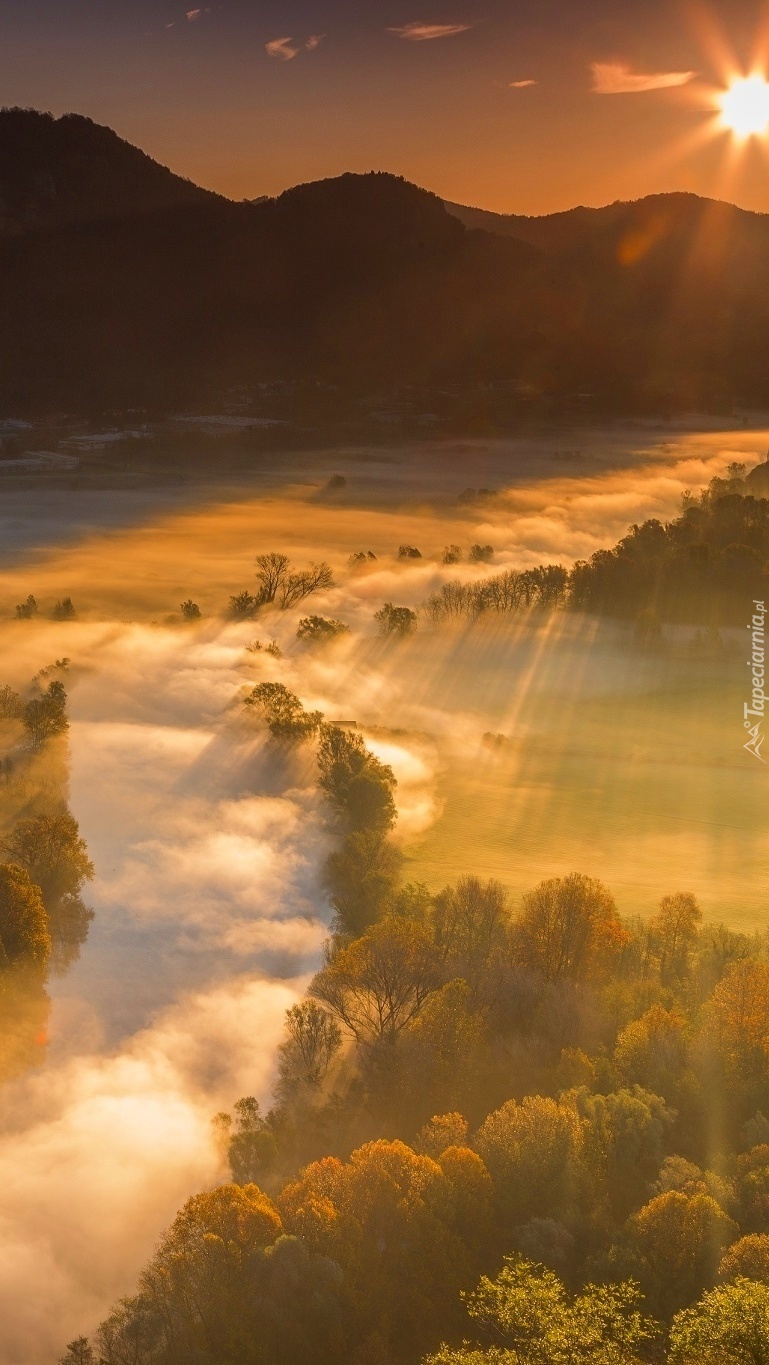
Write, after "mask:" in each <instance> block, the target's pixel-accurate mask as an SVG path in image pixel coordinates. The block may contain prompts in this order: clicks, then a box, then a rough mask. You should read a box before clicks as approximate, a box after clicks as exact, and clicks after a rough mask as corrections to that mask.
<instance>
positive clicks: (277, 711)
mask: <svg viewBox="0 0 769 1365" xmlns="http://www.w3.org/2000/svg"><path fill="white" fill-rule="evenodd" d="M245 705H246V706H251V707H253V708H254V709H256V710H258V711H260V712H261V715H262V716H263V718H264V720H265V722H266V724H267V727H268V729H269V731H270V734H271V735H272V737H273V739H277V740H280V741H281V743H283V744H302V743H303V742H304V741H305V740H308V739H311V738H312V736H313V735H315V734H317V732H318V730H319V729H320V727H321V724H322V722H323V713H322V712H321V711H305V709H304V707H303V706H302V703H301V702H300V701H299V698H298V697H295V696H294V694H293V692H289V690H288V688H287V687H284V685H283V683H271V682H264V683H258V684H257V686H256V687H254V688H253V690H252V691H251V693H250V695H249V696H248V697H246V699H245Z"/></svg>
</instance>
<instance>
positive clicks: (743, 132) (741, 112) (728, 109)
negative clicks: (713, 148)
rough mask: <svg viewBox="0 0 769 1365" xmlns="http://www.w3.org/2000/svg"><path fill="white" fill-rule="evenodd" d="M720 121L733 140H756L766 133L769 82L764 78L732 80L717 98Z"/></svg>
mask: <svg viewBox="0 0 769 1365" xmlns="http://www.w3.org/2000/svg"><path fill="white" fill-rule="evenodd" d="M718 103H719V107H720V110H721V122H722V123H723V126H724V127H725V128H728V129H729V130H730V132H732V133H734V135H735V137H740V138H747V137H756V136H758V135H760V134H761V133H766V132H767V131H769V82H767V81H766V80H765V79H764V77H763V76H759V75H753V76H742V77H740V78H739V79H737V80H734V81H732V83H731V85H730V86H729V89H728V90H725V91H724V92H723V94H722V95H721V96H720V98H719V101H718Z"/></svg>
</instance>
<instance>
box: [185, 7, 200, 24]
mask: <svg viewBox="0 0 769 1365" xmlns="http://www.w3.org/2000/svg"><path fill="white" fill-rule="evenodd" d="M202 13H203V10H202V9H188V10H187V22H188V23H190V24H194V23H195V20H196V19H199V18H200V16H201V14H202Z"/></svg>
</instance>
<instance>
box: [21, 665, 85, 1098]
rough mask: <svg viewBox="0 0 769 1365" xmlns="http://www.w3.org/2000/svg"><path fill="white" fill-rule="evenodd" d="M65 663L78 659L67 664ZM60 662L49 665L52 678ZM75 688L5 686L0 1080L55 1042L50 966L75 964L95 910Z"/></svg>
mask: <svg viewBox="0 0 769 1365" xmlns="http://www.w3.org/2000/svg"><path fill="white" fill-rule="evenodd" d="M59 662H60V664H61V665H62V667H63V666H64V665H66V664H67V663H68V661H66V660H63V661H59ZM51 671H56V666H54V667H53V669H50V670H44V671H43V677H45V676H46V675H47V674H49V673H50V672H51ZM68 729H69V721H68V719H67V693H66V690H65V688H64V684H63V683H62V681H61V680H60V679H59V678H54V679H53V680H52V681H51V682H49V683H48V685H47V686H46V687H45V688H43V687H42V686H41V685H40V682H39V681H38V683H37V686H36V687H35V689H34V690H33V693H32V695H31V696H29V697H27V698H25V697H22V696H21V695H20V694H19V693H17V692H16V691H14V690H13V689H12V688H10V687H7V686H5V687H2V688H0V750H2V758H0V774H1V775H2V786H1V787H0V797H1V799H0V1077H2V1078H3V1079H5V1078H7V1077H8V1076H9V1075H12V1074H14V1073H15V1072H17V1071H19V1070H23V1069H24V1068H25V1067H26V1066H27V1065H29V1064H30V1063H31V1062H34V1061H35V1060H37V1059H38V1058H39V1056H40V1052H41V1047H42V1046H44V1042H45V1031H46V1020H47V1015H48V1008H49V1000H48V996H47V993H46V989H45V987H46V982H47V979H48V975H49V972H50V971H52V970H53V971H57V972H61V971H64V970H66V968H67V967H69V966H70V965H71V964H72V962H74V961H75V960H76V958H77V957H78V955H79V953H80V949H81V947H82V945H83V943H84V942H85V940H86V938H87V935H88V930H89V927H90V923H91V921H92V919H93V912H92V911H91V910H90V909H89V908H88V906H87V905H86V904H85V902H84V900H83V898H82V890H83V887H84V885H85V883H86V882H88V881H90V880H91V878H92V877H93V874H94V870H93V865H92V863H91V861H90V859H89V857H88V851H87V848H86V845H85V842H84V840H83V839H82V838H81V837H80V831H79V828H78V824H77V821H76V820H75V819H74V817H73V815H72V813H71V811H70V810H69V807H68V805H67V799H66V791H67V778H68V754H67V749H66V735H67V731H68Z"/></svg>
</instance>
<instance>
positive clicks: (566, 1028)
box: [61, 683, 769, 1365]
mask: <svg viewBox="0 0 769 1365" xmlns="http://www.w3.org/2000/svg"><path fill="white" fill-rule="evenodd" d="M243 714H244V717H248V718H249V723H250V724H253V725H254V726H255V727H256V730H257V732H259V731H263V732H264V733H265V734H266V736H267V737H268V740H267V742H268V743H269V744H271V745H273V746H274V747H275V749H276V753H280V752H284V753H285V752H286V751H291V750H293V749H298V748H304V747H305V746H313V751H314V754H315V757H316V763H317V784H318V790H319V793H320V795H321V797H322V799H323V802H324V804H325V808H326V811H327V816H328V821H329V827H330V829H331V830H332V831H333V832H334V847H333V850H332V852H331V854H330V856H329V858H328V861H327V865H326V869H325V881H326V887H327V892H328V896H329V899H330V902H331V905H332V907H333V911H334V918H333V921H332V926H331V934H330V937H329V939H328V941H327V944H326V949H325V953H324V958H323V962H322V965H321V968H320V970H319V971H318V972H317V974H316V975H315V977H314V979H313V980H312V982H311V984H310V986H309V989H308V992H307V995H306V998H305V999H304V1000H303V1001H302V1002H301V1003H299V1004H297V1005H294V1006H292V1007H291V1008H290V1009H289V1010H288V1012H287V1015H286V1020H285V1034H284V1040H283V1042H282V1044H281V1046H280V1049H279V1056H278V1059H277V1069H276V1080H275V1087H274V1098H273V1103H272V1106H271V1107H270V1108H269V1110H268V1111H267V1112H264V1113H263V1112H262V1110H261V1108H260V1105H259V1103H258V1102H257V1101H256V1099H255V1098H253V1097H252V1096H244V1097H242V1098H241V1099H239V1100H238V1101H237V1102H236V1103H235V1104H234V1106H233V1109H232V1111H231V1112H223V1113H220V1114H218V1115H216V1116H215V1117H214V1118H213V1125H214V1134H215V1138H216V1141H217V1142H218V1144H219V1146H220V1150H221V1153H222V1159H223V1163H226V1165H227V1166H228V1167H229V1177H230V1178H229V1180H228V1181H227V1182H226V1183H224V1184H222V1185H220V1186H218V1187H217V1188H214V1189H209V1190H207V1191H204V1192H203V1193H201V1194H199V1195H196V1196H194V1197H193V1198H191V1199H190V1200H189V1201H188V1202H187V1203H186V1205H185V1206H184V1208H183V1209H182V1210H181V1211H180V1213H179V1214H178V1216H177V1218H176V1219H175V1221H174V1222H173V1224H172V1226H171V1227H170V1228H169V1229H168V1231H167V1232H166V1234H165V1235H164V1237H163V1239H162V1240H161V1242H160V1244H159V1246H158V1247H157V1249H156V1251H155V1253H154V1255H153V1256H152V1258H151V1259H150V1261H149V1263H148V1264H147V1266H146V1268H145V1269H144V1271H143V1272H142V1273H141V1276H140V1278H139V1283H138V1286H137V1289H136V1292H135V1293H134V1294H133V1295H132V1296H130V1297H128V1298H126V1299H124V1300H123V1301H121V1302H120V1303H119V1304H117V1305H116V1306H115V1308H114V1309H113V1311H112V1312H111V1313H110V1314H109V1316H108V1317H107V1318H106V1320H105V1321H104V1322H103V1323H102V1325H101V1326H100V1328H99V1329H98V1331H97V1333H96V1335H95V1337H94V1338H93V1340H92V1341H89V1340H88V1339H87V1338H85V1337H80V1338H78V1339H77V1340H75V1341H73V1342H71V1343H70V1344H69V1346H68V1347H67V1349H66V1353H65V1354H64V1355H63V1356H62V1357H61V1361H62V1365H89V1363H90V1365H94V1363H95V1362H98V1365H129V1362H131V1365H150V1362H152V1365H192V1362H195V1363H196V1365H197V1363H199V1365H225V1363H226V1362H231V1365H241V1363H242V1365H331V1362H335V1363H337V1365H364V1363H365V1365H419V1363H420V1362H423V1363H424V1365H562V1363H563V1365H566V1362H569V1363H570V1365H571V1363H574V1362H588V1361H590V1362H599V1365H601V1362H603V1365H632V1363H633V1362H662V1361H668V1362H670V1363H671V1365H695V1362H697V1365H699V1363H700V1362H711V1365H716V1363H718V1365H729V1363H730V1362H735V1363H737V1362H740V1363H741V1362H746V1365H747V1363H748V1362H752V1363H753V1365H763V1362H769V935H767V934H765V933H760V934H755V935H748V934H743V933H739V932H736V931H734V930H732V929H729V928H728V927H726V926H725V925H723V924H718V923H704V922H703V917H702V913H701V910H700V908H699V906H698V904H697V901H696V899H695V897H694V896H693V895H692V894H691V893H690V892H688V891H687V890H686V889H685V879H684V886H683V887H671V888H670V891H669V893H668V894H667V895H665V896H664V897H663V898H662V900H661V901H660V903H659V905H657V906H656V907H653V906H650V907H649V917H648V919H645V920H643V921H641V920H638V919H630V918H628V917H626V916H623V914H622V913H621V908H620V907H619V906H618V904H617V902H616V900H615V898H614V895H613V894H612V891H611V888H610V887H608V886H605V885H603V884H602V883H601V882H600V881H598V880H596V879H595V878H592V877H590V876H589V875H586V874H585V873H584V872H582V871H574V872H573V873H571V874H570V875H567V876H563V877H557V878H552V879H548V880H545V881H543V882H541V883H540V884H539V885H536V886H533V887H531V889H530V890H529V891H528V892H527V893H526V894H525V895H524V896H523V897H522V899H521V902H520V904H518V905H513V904H511V903H510V900H509V898H508V895H507V893H506V891H505V889H504V887H503V886H502V885H501V884H500V883H497V882H495V881H493V880H491V881H481V880H479V879H478V878H476V877H474V876H473V875H471V874H468V875H467V876H464V877H462V878H460V879H459V880H458V881H457V882H456V883H455V884H453V885H450V886H447V887H445V888H444V889H443V890H442V891H441V892H439V893H438V894H436V895H434V894H431V893H430V892H429V891H428V889H427V888H426V887H425V886H422V885H415V884H410V883H407V882H406V883H404V881H403V875H402V873H403V868H402V858H401V854H400V853H399V850H398V848H397V846H396V844H395V842H394V841H393V837H392V834H393V830H394V827H395V824H396V821H397V805H396V781H395V777H394V774H393V772H392V770H391V769H390V768H389V767H388V766H387V765H386V764H384V763H382V762H381V761H380V760H379V759H378V758H377V757H376V756H375V755H374V754H372V753H371V752H370V750H369V749H368V748H367V746H366V744H365V742H364V739H363V738H362V736H361V735H360V734H358V733H356V732H355V730H354V729H351V728H349V727H347V728H346V727H344V726H341V725H331V724H328V723H327V722H326V721H325V719H324V717H323V715H322V714H321V713H320V712H318V711H308V710H307V709H306V708H305V707H304V705H303V704H302V701H301V699H300V698H298V697H297V696H295V695H294V694H292V693H291V692H290V691H289V690H288V689H287V688H286V687H285V686H283V685H282V684H280V683H261V684H259V685H257V686H256V687H254V688H253V689H252V690H251V691H250V693H249V694H248V696H247V697H245V698H244V704H243Z"/></svg>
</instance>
